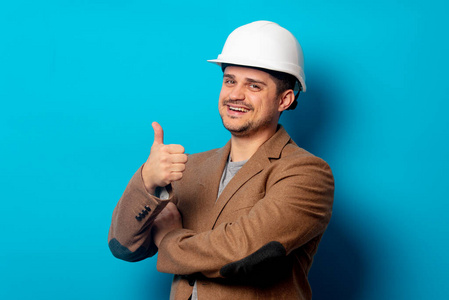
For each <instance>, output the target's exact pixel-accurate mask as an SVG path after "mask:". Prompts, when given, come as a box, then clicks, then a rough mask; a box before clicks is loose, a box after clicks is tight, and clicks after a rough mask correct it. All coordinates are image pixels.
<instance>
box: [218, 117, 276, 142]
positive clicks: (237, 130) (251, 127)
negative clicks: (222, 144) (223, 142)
mask: <svg viewBox="0 0 449 300" xmlns="http://www.w3.org/2000/svg"><path fill="white" fill-rule="evenodd" d="M228 117H229V118H231V119H237V117H232V116H228ZM273 119H274V117H271V118H269V117H266V118H264V119H261V120H258V121H251V120H248V121H246V122H245V123H243V124H242V125H231V124H228V123H226V122H225V119H224V117H223V115H221V121H222V123H223V126H224V127H225V128H226V129H227V130H229V132H230V133H231V134H232V135H233V136H237V137H248V136H250V135H252V134H254V133H256V132H258V131H259V130H261V129H265V128H267V127H269V126H270V125H271V124H272V121H273Z"/></svg>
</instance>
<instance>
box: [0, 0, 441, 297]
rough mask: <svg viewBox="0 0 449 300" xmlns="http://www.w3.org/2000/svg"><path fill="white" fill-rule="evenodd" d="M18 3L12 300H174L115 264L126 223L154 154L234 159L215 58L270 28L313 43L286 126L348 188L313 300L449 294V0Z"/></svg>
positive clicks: (10, 198) (2, 48)
mask: <svg viewBox="0 0 449 300" xmlns="http://www.w3.org/2000/svg"><path fill="white" fill-rule="evenodd" d="M162 2H163V1H155V2H151V1H141V0H127V1H118V0H116V1H113V0H84V1H81V0H80V1H75V0H72V1H70V0H64V1H31V0H29V1H26V0H17V1H1V4H0V28H1V29H0V103H1V106H0V154H1V155H0V168H1V173H0V176H1V177H0V191H1V192H0V199H1V202H0V230H1V235H0V251H1V252H0V270H1V272H0V298H1V299H133V298H139V299H167V297H168V290H169V286H170V279H171V276H170V275H167V274H161V273H158V272H157V271H156V270H155V263H156V258H151V259H148V260H145V261H143V262H139V263H134V264H132V263H127V262H123V261H120V260H117V259H115V258H114V257H113V256H112V255H111V254H110V252H109V249H108V247H107V233H108V229H109V224H110V220H111V214H112V210H113V208H114V206H115V204H116V202H117V201H118V199H119V197H120V196H121V193H122V192H123V190H124V188H125V186H126V184H127V182H128V180H129V178H130V177H131V176H132V174H133V173H134V171H135V170H136V169H137V168H138V167H139V166H140V165H141V164H142V163H143V162H144V161H145V160H146V157H147V155H148V153H149V149H150V146H151V144H152V142H153V131H152V128H151V122H152V121H158V122H160V123H161V125H162V126H163V128H164V130H165V133H166V135H165V136H166V143H179V144H182V145H184V146H185V148H186V150H187V152H188V153H194V152H198V151H203V150H207V149H211V148H216V147H221V146H222V145H223V144H224V143H225V142H226V141H227V140H228V139H229V134H228V133H227V132H226V130H224V129H223V128H222V125H221V121H220V119H219V116H218V113H217V98H218V93H219V89H220V86H221V75H222V74H221V71H220V69H219V68H218V67H217V66H215V65H212V64H209V63H207V62H206V59H212V58H215V57H216V56H217V54H219V53H220V52H221V48H222V46H223V44H224V41H225V39H226V37H227V35H228V34H229V33H230V32H231V31H232V30H233V29H234V28H236V27H238V26H240V25H243V24H246V23H249V22H251V21H255V20H271V21H274V22H277V23H279V24H280V25H282V26H284V27H286V28H287V29H289V30H290V31H291V32H292V33H293V34H294V35H295V36H297V38H298V40H299V41H300V43H301V44H302V46H303V50H304V53H305V62H306V68H305V71H306V76H307V87H308V90H307V93H305V94H301V96H300V105H299V107H298V109H297V110H295V111H293V112H287V113H285V114H283V116H282V118H281V122H282V123H283V124H284V126H285V127H286V128H287V130H288V131H289V132H290V133H291V135H292V137H293V138H294V140H295V141H296V142H297V143H298V144H300V145H301V146H302V147H304V148H306V149H308V150H309V151H311V152H313V153H315V154H316V155H318V156H321V157H323V158H324V159H325V160H326V161H328V162H329V164H330V165H331V167H332V169H333V171H334V176H335V179H336V190H335V204H334V215H333V217H332V220H331V223H330V225H329V228H328V231H327V232H326V234H325V236H324V238H323V241H322V244H321V245H320V248H319V250H318V254H317V256H316V260H315V263H314V266H313V267H312V271H311V273H310V280H311V284H312V287H313V291H314V295H315V296H314V299H363V300H365V299H366V300H368V299H373V300H374V299H376V300H378V299H448V298H449V284H448V279H449V278H448V267H449V258H448V255H447V250H446V248H447V246H448V245H449V242H448V236H449V230H448V229H449V226H448V225H449V224H448V221H447V210H448V209H449V205H448V200H449V199H448V186H449V185H448V182H447V181H448V176H447V169H448V167H449V160H448V157H447V154H448V152H449V151H448V150H449V149H448V148H449V147H448V128H449V126H448V125H449V124H448V118H447V111H448V108H449V106H448V100H449V99H448V96H447V82H448V79H449V78H448V77H449V76H448V72H447V70H448V68H449V60H448V58H447V55H448V53H449V43H448V41H447V37H448V33H447V30H448V28H449V22H448V21H447V16H446V15H447V12H448V8H449V5H448V4H443V1H437V0H429V1H405V0H378V1H356V0H341V1H330V0H321V1H285V0H278V1H258V2H252V1H226V2H212V1H204V0H203V1H196V2H188V1H170V2H167V3H166V4H165V3H162Z"/></svg>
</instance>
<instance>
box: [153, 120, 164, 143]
mask: <svg viewBox="0 0 449 300" xmlns="http://www.w3.org/2000/svg"><path fill="white" fill-rule="evenodd" d="M151 126H153V130H154V142H153V144H159V145H163V144H164V130H163V129H162V126H161V125H159V123H158V122H153V123H152V124H151Z"/></svg>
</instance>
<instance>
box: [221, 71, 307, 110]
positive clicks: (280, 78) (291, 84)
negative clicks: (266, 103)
mask: <svg viewBox="0 0 449 300" xmlns="http://www.w3.org/2000/svg"><path fill="white" fill-rule="evenodd" d="M229 66H238V65H233V64H225V63H222V64H221V69H222V70H223V72H224V70H225V69H226V67H229ZM244 67H248V68H252V69H256V70H260V71H263V72H266V73H268V74H270V75H271V76H272V77H273V79H274V82H275V83H276V93H277V95H278V96H279V95H280V94H282V93H283V92H285V91H286V90H293V91H294V90H295V85H296V83H298V85H299V89H298V92H297V94H296V95H295V100H294V101H293V103H292V104H291V105H290V107H289V108H287V110H293V109H295V108H296V106H297V105H298V96H299V92H300V91H301V90H302V86H301V83H300V82H299V81H298V79H296V77H295V76H293V75H291V74H287V73H284V72H278V71H273V70H267V69H264V68H259V67H251V66H244Z"/></svg>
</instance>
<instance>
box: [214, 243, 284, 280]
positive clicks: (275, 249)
mask: <svg viewBox="0 0 449 300" xmlns="http://www.w3.org/2000/svg"><path fill="white" fill-rule="evenodd" d="M286 254H287V252H286V250H285V248H284V246H282V244H281V243H279V242H276V241H273V242H269V243H268V244H266V245H264V246H262V247H261V248H260V249H259V250H257V251H256V252H254V253H252V254H250V255H248V256H247V257H245V258H243V259H241V260H238V261H236V262H232V263H230V264H227V265H225V266H223V267H222V268H221V269H220V274H221V276H223V277H224V278H225V279H226V280H229V281H231V282H233V283H236V284H251V285H264V286H266V285H268V284H273V283H275V282H277V281H279V280H281V279H283V278H285V277H286V276H288V275H290V274H291V270H292V265H293V264H292V260H291V257H289V256H287V255H286Z"/></svg>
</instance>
